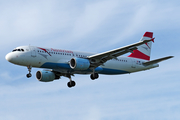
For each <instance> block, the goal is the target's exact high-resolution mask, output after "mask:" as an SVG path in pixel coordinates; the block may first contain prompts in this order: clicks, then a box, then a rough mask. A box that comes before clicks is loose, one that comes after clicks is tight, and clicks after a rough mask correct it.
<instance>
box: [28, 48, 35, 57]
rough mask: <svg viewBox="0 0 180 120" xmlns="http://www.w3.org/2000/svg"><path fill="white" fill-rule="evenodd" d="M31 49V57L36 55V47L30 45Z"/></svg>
mask: <svg viewBox="0 0 180 120" xmlns="http://www.w3.org/2000/svg"><path fill="white" fill-rule="evenodd" d="M29 47H30V49H31V57H36V49H35V47H33V46H29Z"/></svg>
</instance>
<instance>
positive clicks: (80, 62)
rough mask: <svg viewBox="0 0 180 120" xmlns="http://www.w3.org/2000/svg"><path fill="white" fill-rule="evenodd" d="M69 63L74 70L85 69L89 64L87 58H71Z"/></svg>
mask: <svg viewBox="0 0 180 120" xmlns="http://www.w3.org/2000/svg"><path fill="white" fill-rule="evenodd" d="M69 64H70V67H71V68H72V69H74V70H87V69H88V68H89V66H90V62H89V60H88V59H84V58H72V59H71V60H70V63H69Z"/></svg>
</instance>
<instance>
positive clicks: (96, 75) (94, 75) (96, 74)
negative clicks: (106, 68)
mask: <svg viewBox="0 0 180 120" xmlns="http://www.w3.org/2000/svg"><path fill="white" fill-rule="evenodd" d="M90 78H91V79H92V80H95V79H97V78H99V74H98V73H94V74H91V76H90Z"/></svg>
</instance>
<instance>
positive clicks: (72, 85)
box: [67, 75, 76, 88]
mask: <svg viewBox="0 0 180 120" xmlns="http://www.w3.org/2000/svg"><path fill="white" fill-rule="evenodd" d="M67 77H68V78H69V80H70V81H69V82H68V83H67V86H68V87H69V88H71V87H74V86H75V85H76V82H75V81H73V80H72V79H71V75H69V76H67Z"/></svg>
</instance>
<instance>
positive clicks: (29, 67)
mask: <svg viewBox="0 0 180 120" xmlns="http://www.w3.org/2000/svg"><path fill="white" fill-rule="evenodd" d="M27 68H28V71H29V73H28V74H27V75H26V77H27V78H30V77H31V76H32V74H31V69H32V66H27Z"/></svg>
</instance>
